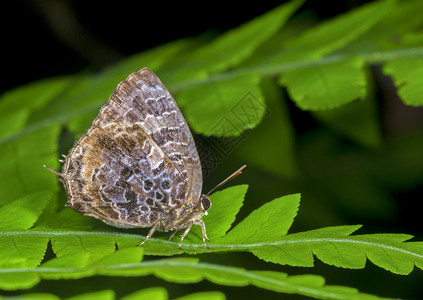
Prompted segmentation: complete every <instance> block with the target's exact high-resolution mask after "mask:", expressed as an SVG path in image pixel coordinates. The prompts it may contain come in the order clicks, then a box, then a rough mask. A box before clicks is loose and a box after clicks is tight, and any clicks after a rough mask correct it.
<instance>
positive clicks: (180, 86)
mask: <svg viewBox="0 0 423 300" xmlns="http://www.w3.org/2000/svg"><path fill="white" fill-rule="evenodd" d="M411 55H423V48H422V47H414V48H404V49H395V50H384V51H371V52H363V53H354V54H337V55H328V56H325V57H323V58H321V59H318V60H303V61H293V62H283V63H275V64H270V65H258V66H253V67H247V68H239V69H235V70H231V71H226V72H221V73H217V74H213V75H211V76H209V77H207V78H205V79H196V80H188V81H184V82H179V83H174V84H170V85H169V90H170V91H172V93H177V92H179V91H181V90H184V89H187V88H190V87H195V86H200V85H202V84H205V83H210V82H219V81H222V80H227V79H230V78H234V77H238V76H241V75H245V74H251V73H256V74H259V75H260V76H263V77H266V76H274V75H278V74H280V73H282V72H286V71H289V70H295V69H301V68H306V67H310V66H313V65H325V64H330V63H335V62H339V61H342V60H345V59H348V58H351V57H357V56H359V57H362V58H363V59H364V60H365V62H366V63H367V64H376V63H380V62H383V61H386V60H389V59H394V58H398V57H403V56H411ZM102 104H104V101H103V102H101V103H100V102H99V103H91V104H90V105H89V106H87V107H83V108H80V109H78V110H75V111H73V112H72V113H71V114H67V115H60V116H55V117H52V118H50V119H47V120H41V121H38V122H34V123H31V124H29V125H28V126H26V127H25V128H24V129H23V130H21V131H19V132H17V133H15V134H12V135H10V136H7V137H5V138H2V139H0V145H3V144H6V143H8V142H10V141H13V140H15V139H17V138H19V137H21V136H23V135H25V134H29V133H32V132H34V131H35V130H38V129H41V128H44V127H46V126H48V125H50V124H51V123H59V124H65V123H66V122H68V121H69V119H70V118H71V117H73V116H75V115H78V114H79V113H87V112H90V111H93V110H97V109H98V108H99V107H100V106H101V105H102Z"/></svg>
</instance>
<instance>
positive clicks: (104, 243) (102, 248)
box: [51, 235, 115, 261]
mask: <svg viewBox="0 0 423 300" xmlns="http://www.w3.org/2000/svg"><path fill="white" fill-rule="evenodd" d="M51 244H52V247H53V250H54V252H55V253H56V255H57V256H58V257H61V256H68V255H71V254H74V253H86V254H87V255H88V256H89V258H90V260H91V261H96V260H98V259H100V258H101V257H103V256H105V255H107V254H110V253H113V252H114V251H115V242H114V241H113V240H111V239H104V238H102V237H98V236H78V235H75V236H70V237H69V236H68V237H54V238H52V239H51Z"/></svg>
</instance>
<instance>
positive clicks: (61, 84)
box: [0, 78, 69, 145]
mask: <svg viewBox="0 0 423 300" xmlns="http://www.w3.org/2000/svg"><path fill="white" fill-rule="evenodd" d="M68 84H69V81H68V79H67V78H53V79H45V80H41V81H37V82H34V83H31V84H28V85H26V86H23V87H20V88H16V89H13V90H10V91H7V92H6V93H4V94H2V95H1V96H0V126H1V127H0V128H2V130H1V132H0V145H2V144H3V143H5V142H6V141H7V138H8V137H9V136H11V135H12V134H14V133H17V132H19V131H20V130H22V129H23V128H24V126H25V125H26V123H27V121H28V119H29V116H30V113H31V112H33V111H35V110H39V109H40V108H42V107H44V106H45V105H46V104H48V103H49V102H50V101H52V100H53V99H55V98H56V97H57V96H58V95H59V94H60V93H61V92H62V91H63V90H64V89H65V88H66V87H67V86H68Z"/></svg>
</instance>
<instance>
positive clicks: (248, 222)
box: [220, 194, 300, 243]
mask: <svg viewBox="0 0 423 300" xmlns="http://www.w3.org/2000/svg"><path fill="white" fill-rule="evenodd" d="M299 203H300V195H299V194H295V195H289V196H285V197H281V198H278V199H275V200H273V201H271V202H269V203H266V204H264V205H262V206H261V207H260V208H259V209H256V210H255V211H253V212H252V213H251V214H250V215H249V216H248V217H247V218H245V219H244V220H243V221H242V222H241V223H239V224H238V225H237V226H236V227H235V228H234V229H232V230H231V231H230V232H229V233H228V234H227V235H226V236H225V237H224V238H223V239H222V240H221V241H220V242H221V243H226V242H228V241H231V242H235V243H236V242H240V243H254V242H265V241H272V240H277V239H280V237H281V236H283V235H285V234H286V233H287V232H288V229H289V227H291V224H292V222H293V220H294V217H295V216H296V214H297V210H298V205H299Z"/></svg>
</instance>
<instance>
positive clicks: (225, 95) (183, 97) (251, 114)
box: [176, 74, 266, 137]
mask: <svg viewBox="0 0 423 300" xmlns="http://www.w3.org/2000/svg"><path fill="white" fill-rule="evenodd" d="M259 84H260V77H259V76H257V75H254V74H250V75H242V76H239V77H234V78H230V79H228V80H222V81H219V82H208V83H205V84H203V85H201V86H197V87H193V88H191V89H189V90H186V91H184V92H181V93H179V94H178V95H177V97H176V98H177V101H178V103H179V105H180V107H181V108H183V111H184V114H185V117H186V119H187V121H188V123H189V124H190V126H191V127H192V129H193V130H194V131H196V132H197V133H201V134H203V135H206V136H226V137H230V136H238V135H239V134H240V133H241V132H242V131H244V130H245V129H248V128H253V127H255V126H256V125H257V124H258V123H259V122H260V121H261V119H262V118H263V116H264V114H265V112H266V110H265V109H266V107H265V104H264V97H263V95H262V92H261V90H260V87H259Z"/></svg>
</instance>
